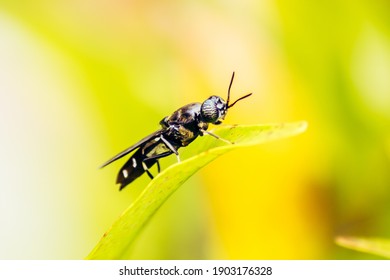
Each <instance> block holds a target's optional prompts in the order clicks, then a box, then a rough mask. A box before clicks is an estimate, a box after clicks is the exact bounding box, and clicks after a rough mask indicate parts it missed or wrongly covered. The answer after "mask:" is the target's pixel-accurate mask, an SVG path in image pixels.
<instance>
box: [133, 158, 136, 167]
mask: <svg viewBox="0 0 390 280" xmlns="http://www.w3.org/2000/svg"><path fill="white" fill-rule="evenodd" d="M132 160H133V168H136V167H137V161H136V160H135V158H132Z"/></svg>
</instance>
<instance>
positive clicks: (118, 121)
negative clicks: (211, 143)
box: [0, 0, 390, 259]
mask: <svg viewBox="0 0 390 280" xmlns="http://www.w3.org/2000/svg"><path fill="white" fill-rule="evenodd" d="M389 3H390V2H388V1H380V0H370V1H368V0H362V1H347V0H345V1H335V0H329V1H319V2H318V1H316V2H310V1H299V0H292V1H255V0H248V1H232V0H230V1H190V0H185V1H174V0H167V1H141V0H134V1H126V0H114V1H108V0H95V1H89V0H77V1H76V0H71V1H53V0H50V1H49V0H37V1H11V0H0V131H1V132H0V154H1V157H0V164H1V166H0V193H1V194H0V227H1V230H0V259H82V258H84V257H85V256H86V255H87V254H88V253H89V251H90V250H92V248H93V247H94V245H95V244H96V243H97V242H98V240H99V239H100V237H101V236H102V234H103V233H104V232H105V231H106V230H107V229H108V228H109V227H110V225H111V224H112V223H113V221H114V220H115V219H116V218H117V217H118V216H119V215H120V213H121V212H122V211H123V210H124V209H126V208H127V206H128V205H129V204H130V203H131V202H132V201H133V200H134V199H135V198H136V197H137V195H138V194H139V193H140V192H141V191H142V189H143V188H144V187H145V186H146V184H147V183H148V182H149V181H150V180H149V178H148V177H147V176H142V177H141V178H140V179H138V180H137V181H135V182H134V183H132V184H131V185H130V186H128V187H127V188H125V189H124V190H123V191H122V192H119V191H118V188H117V186H116V185H115V184H114V182H115V178H116V174H117V172H118V170H119V168H120V167H121V164H123V163H124V161H125V160H122V161H120V162H118V163H115V164H113V165H110V166H108V167H106V168H105V169H102V170H99V169H98V166H99V165H100V164H102V163H103V162H104V161H106V160H107V159H109V158H110V157H111V156H113V155H115V154H116V153H118V152H120V151H121V150H123V149H124V148H126V147H128V146H130V145H132V144H134V143H135V142H137V141H138V140H139V139H140V138H142V137H143V136H146V135H147V134H149V133H151V132H153V131H154V130H156V129H157V128H158V122H159V121H160V120H161V119H162V118H163V117H164V116H166V115H168V114H170V113H171V112H173V111H174V110H176V109H177V108H179V107H181V106H183V105H185V104H187V103H191V102H195V101H200V102H201V101H203V100H205V99H206V98H208V97H209V96H210V95H212V94H216V95H220V96H222V97H223V98H225V97H226V92H227V87H228V83H229V81H230V77H231V73H232V72H233V71H236V78H235V81H234V83H233V89H232V99H236V98H238V97H240V96H242V95H243V94H246V93H248V92H253V93H254V94H253V96H252V97H250V99H247V100H245V101H242V102H240V103H238V104H237V106H235V107H234V108H232V109H231V110H230V111H229V113H228V115H227V118H226V120H225V123H228V124H234V123H239V124H255V123H269V122H271V123H277V122H291V121H297V120H306V121H308V123H309V128H308V130H307V132H306V133H304V134H302V135H300V136H297V137H294V138H288V139H284V140H281V141H277V142H274V143H270V144H266V145H262V146H258V147H255V148H248V149H244V150H242V151H240V152H232V153H230V154H228V155H225V156H223V157H222V158H219V159H218V160H216V161H215V162H213V163H212V164H210V165H208V166H206V167H205V168H204V169H202V171H201V172H199V173H197V174H196V175H195V176H194V177H192V178H191V179H190V180H189V181H187V182H186V183H185V184H184V185H183V186H182V187H181V188H180V189H179V191H178V192H176V193H175V194H174V195H173V196H172V197H171V198H170V199H169V200H168V201H167V203H166V204H165V205H164V206H163V207H162V208H161V209H160V211H159V212H158V213H157V214H156V215H155V217H154V218H153V219H152V221H151V223H149V224H148V225H147V227H146V228H145V229H144V231H143V232H142V233H141V235H140V237H139V238H138V240H137V242H136V243H135V244H134V246H133V248H132V251H131V254H130V257H131V258H135V259H366V258H376V257H373V256H370V255H368V254H362V253H356V252H353V251H350V250H347V249H343V248H340V247H338V246H336V245H335V244H334V238H335V237H336V236H338V235H354V236H376V237H383V238H390V207H389V202H390V172H389V171H390V160H389V158H390V21H389V10H390V4H389ZM175 160H176V159H175V157H173V156H172V157H170V158H167V159H165V160H163V161H162V168H166V167H167V166H168V165H169V164H171V163H172V162H175Z"/></svg>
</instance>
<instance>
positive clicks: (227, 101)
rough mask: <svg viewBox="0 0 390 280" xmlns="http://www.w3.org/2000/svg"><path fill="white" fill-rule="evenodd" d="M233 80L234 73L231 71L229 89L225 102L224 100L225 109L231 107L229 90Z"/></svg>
mask: <svg viewBox="0 0 390 280" xmlns="http://www.w3.org/2000/svg"><path fill="white" fill-rule="evenodd" d="M233 80H234V71H233V75H232V78H231V79H230V84H229V88H228V96H227V100H226V107H227V108H229V107H231V106H229V100H230V89H231V88H232V84H233ZM236 102H237V101H236ZM236 102H234V103H236ZM232 106H233V105H232Z"/></svg>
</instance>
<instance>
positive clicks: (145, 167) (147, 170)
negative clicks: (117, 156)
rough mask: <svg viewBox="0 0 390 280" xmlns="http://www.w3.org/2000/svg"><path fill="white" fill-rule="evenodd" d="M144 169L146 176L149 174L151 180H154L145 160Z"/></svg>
mask: <svg viewBox="0 0 390 280" xmlns="http://www.w3.org/2000/svg"><path fill="white" fill-rule="evenodd" d="M142 167H143V168H144V170H145V172H146V174H148V176H149V178H150V179H152V180H153V178H154V177H153V175H152V173H150V171H149V169H148V167H147V166H146V163H145V160H143V161H142Z"/></svg>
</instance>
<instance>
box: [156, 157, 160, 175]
mask: <svg viewBox="0 0 390 280" xmlns="http://www.w3.org/2000/svg"><path fill="white" fill-rule="evenodd" d="M156 162H157V172H158V173H160V171H161V169H160V162H159V161H158V160H156Z"/></svg>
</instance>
